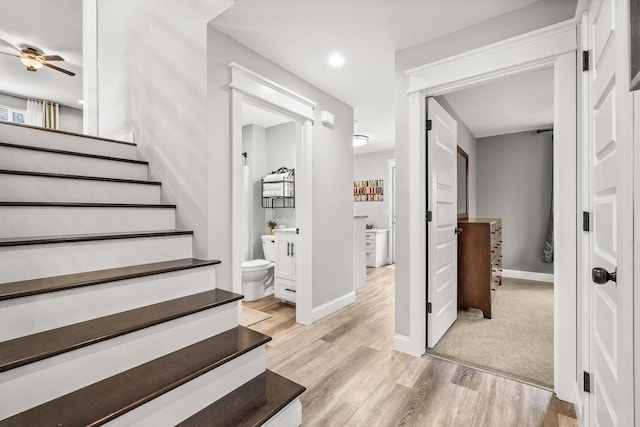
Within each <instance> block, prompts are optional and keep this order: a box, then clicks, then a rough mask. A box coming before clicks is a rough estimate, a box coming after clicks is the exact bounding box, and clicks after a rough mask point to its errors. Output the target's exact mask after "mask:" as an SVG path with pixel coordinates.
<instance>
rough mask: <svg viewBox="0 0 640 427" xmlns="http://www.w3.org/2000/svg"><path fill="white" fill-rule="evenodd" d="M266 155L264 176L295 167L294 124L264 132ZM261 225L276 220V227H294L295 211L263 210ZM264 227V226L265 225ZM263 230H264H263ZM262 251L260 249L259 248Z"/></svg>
mask: <svg viewBox="0 0 640 427" xmlns="http://www.w3.org/2000/svg"><path fill="white" fill-rule="evenodd" d="M266 138H267V153H266V166H267V168H266V170H265V174H267V173H270V172H271V171H274V170H276V169H278V168H281V167H282V166H284V167H287V168H289V169H292V168H295V167H296V124H295V123H294V122H290V123H283V124H281V125H277V126H271V127H269V128H267V130H266ZM263 212H264V216H263V219H264V221H263V224H264V223H266V221H268V220H270V219H274V220H276V222H277V223H278V226H281V225H284V226H285V227H295V226H296V225H297V224H296V210H295V209H290V208H284V209H263ZM265 227H266V225H265ZM263 229H264V228H263ZM261 249H262V247H261Z"/></svg>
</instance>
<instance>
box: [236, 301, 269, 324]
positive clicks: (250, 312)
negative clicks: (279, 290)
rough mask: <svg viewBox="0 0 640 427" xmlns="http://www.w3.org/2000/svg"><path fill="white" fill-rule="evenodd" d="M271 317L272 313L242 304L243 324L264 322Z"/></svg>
mask: <svg viewBox="0 0 640 427" xmlns="http://www.w3.org/2000/svg"><path fill="white" fill-rule="evenodd" d="M270 317H271V315H270V314H267V313H264V312H262V311H258V310H254V309H253V308H249V307H245V306H244V305H243V306H242V326H251V325H255V324H256V323H258V322H262V321H263V320H266V319H268V318H270Z"/></svg>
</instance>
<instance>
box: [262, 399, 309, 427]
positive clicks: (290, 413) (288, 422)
mask: <svg viewBox="0 0 640 427" xmlns="http://www.w3.org/2000/svg"><path fill="white" fill-rule="evenodd" d="M301 425H302V403H300V399H296V400H294V401H293V402H291V403H289V404H288V405H287V406H285V407H284V408H283V409H282V410H281V411H280V412H278V413H277V414H275V415H274V416H273V417H272V418H271V419H269V421H267V422H266V423H264V424H263V427H299V426H301Z"/></svg>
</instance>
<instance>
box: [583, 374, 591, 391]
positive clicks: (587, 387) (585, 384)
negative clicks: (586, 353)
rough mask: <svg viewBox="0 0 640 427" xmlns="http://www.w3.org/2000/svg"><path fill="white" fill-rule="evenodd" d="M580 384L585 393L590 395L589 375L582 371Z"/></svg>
mask: <svg viewBox="0 0 640 427" xmlns="http://www.w3.org/2000/svg"><path fill="white" fill-rule="evenodd" d="M582 383H583V384H582V385H583V390H584V391H586V392H587V393H591V375H590V374H589V372H587V371H584V375H583V380H582Z"/></svg>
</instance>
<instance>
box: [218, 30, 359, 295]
mask: <svg viewBox="0 0 640 427" xmlns="http://www.w3.org/2000/svg"><path fill="white" fill-rule="evenodd" d="M207 49H208V52H209V80H208V82H209V86H208V87H209V113H210V116H209V117H210V118H211V121H210V127H209V139H210V141H211V144H210V146H209V157H210V158H211V159H217V161H216V162H212V166H211V169H210V173H214V174H215V176H216V179H215V181H216V182H219V183H220V185H219V192H218V193H217V194H218V197H221V198H222V199H224V200H228V198H229V187H228V183H229V181H228V179H229V178H228V177H229V173H230V172H229V171H230V167H229V161H228V159H229V132H230V130H229V115H230V111H229V108H230V106H229V96H230V90H229V88H228V87H227V85H228V82H229V67H228V65H229V63H230V62H232V61H233V62H236V63H238V64H240V65H242V66H244V67H247V68H249V69H250V70H252V71H254V72H256V73H258V74H260V75H262V76H264V77H265V78H267V79H269V80H272V81H274V82H277V83H278V84H280V85H282V86H284V87H286V88H288V89H290V90H292V91H294V92H295V93H297V94H300V95H301V96H303V97H305V98H308V99H310V100H312V101H314V102H316V103H317V107H316V109H315V111H316V115H319V112H320V111H323V110H327V111H329V112H331V113H332V114H334V116H335V127H334V128H333V129H330V128H327V127H325V126H323V125H322V124H320V123H319V122H317V123H316V124H315V125H314V126H313V146H312V147H311V153H310V155H311V159H312V187H313V190H312V207H311V210H312V212H311V213H312V222H313V224H312V228H313V230H312V235H313V243H312V245H313V247H312V250H313V265H312V271H313V273H312V274H313V290H312V307H318V306H321V305H323V304H325V303H329V302H331V301H333V300H335V299H338V298H341V297H343V296H345V295H347V294H349V293H351V292H352V291H353V283H352V280H353V273H352V272H353V265H352V258H353V257H352V250H353V241H352V230H353V216H352V214H353V212H352V211H353V203H352V202H353V199H352V179H353V162H352V147H351V137H352V135H353V109H352V108H351V107H350V106H348V105H346V104H344V103H343V102H341V101H339V100H337V99H335V98H333V97H331V96H329V95H327V94H326V93H324V92H322V91H320V90H319V89H317V88H316V87H314V86H312V85H310V84H309V83H307V82H305V81H304V80H302V79H300V78H299V77H297V76H295V75H293V74H291V73H290V72H288V71H287V70H285V69H283V68H281V67H279V66H278V65H276V64H274V63H272V62H270V61H269V60H267V59H266V58H264V57H262V56H260V55H258V54H257V53H255V52H254V51H252V50H250V49H248V48H247V47H246V46H244V45H242V44H240V43H238V42H237V41H235V40H233V39H231V38H230V37H228V36H226V35H225V34H223V33H221V32H220V31H218V30H216V29H215V28H212V27H211V28H209V38H208V46H207ZM233 161H235V159H233ZM214 168H215V171H213V170H212V169H214ZM210 179H211V177H210ZM217 205H218V206H219V202H218V203H217ZM220 224H222V225H223V226H224V225H227V224H229V220H228V219H227V220H226V221H221V222H220ZM300 232H301V233H304V232H305V230H300Z"/></svg>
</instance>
